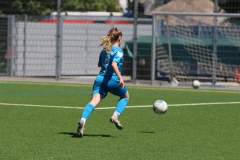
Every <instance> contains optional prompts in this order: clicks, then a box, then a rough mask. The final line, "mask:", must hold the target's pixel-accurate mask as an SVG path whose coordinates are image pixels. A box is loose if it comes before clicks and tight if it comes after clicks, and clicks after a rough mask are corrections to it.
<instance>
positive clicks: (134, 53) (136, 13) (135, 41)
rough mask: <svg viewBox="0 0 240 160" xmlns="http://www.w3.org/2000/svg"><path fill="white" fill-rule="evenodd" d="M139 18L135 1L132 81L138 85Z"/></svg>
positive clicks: (136, 1)
mask: <svg viewBox="0 0 240 160" xmlns="http://www.w3.org/2000/svg"><path fill="white" fill-rule="evenodd" d="M137 18H138V0H135V1H134V26H133V60H132V61H133V67H132V68H133V70H132V80H133V83H136V74H137Z"/></svg>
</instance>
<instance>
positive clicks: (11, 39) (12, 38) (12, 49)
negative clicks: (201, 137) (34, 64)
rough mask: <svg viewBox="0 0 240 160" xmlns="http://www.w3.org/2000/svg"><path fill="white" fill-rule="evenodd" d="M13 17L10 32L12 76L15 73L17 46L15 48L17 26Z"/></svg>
mask: <svg viewBox="0 0 240 160" xmlns="http://www.w3.org/2000/svg"><path fill="white" fill-rule="evenodd" d="M10 17H11V23H10V28H11V31H10V32H11V33H10V44H11V45H10V46H11V49H10V52H11V64H10V76H11V77H13V75H14V60H15V53H14V51H15V48H14V26H15V23H14V22H15V16H10Z"/></svg>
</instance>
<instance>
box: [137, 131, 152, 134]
mask: <svg viewBox="0 0 240 160" xmlns="http://www.w3.org/2000/svg"><path fill="white" fill-rule="evenodd" d="M139 132H140V133H145V134H152V133H154V132H151V131H139Z"/></svg>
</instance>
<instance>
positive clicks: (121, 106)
mask: <svg viewBox="0 0 240 160" xmlns="http://www.w3.org/2000/svg"><path fill="white" fill-rule="evenodd" d="M107 89H108V91H109V92H110V93H112V94H114V95H117V96H119V97H120V99H119V100H118V102H117V104H116V108H115V111H114V113H113V115H112V117H111V118H110V122H112V123H114V124H115V126H116V127H117V128H118V129H123V126H122V125H121V123H120V121H119V120H118V118H119V116H120V115H121V114H122V113H123V111H124V110H125V108H126V105H127V104H128V101H129V92H128V90H127V88H126V86H124V87H121V86H119V79H118V77H116V76H113V77H112V78H111V80H110V81H109V82H108V83H107Z"/></svg>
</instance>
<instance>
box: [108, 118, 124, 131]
mask: <svg viewBox="0 0 240 160" xmlns="http://www.w3.org/2000/svg"><path fill="white" fill-rule="evenodd" d="M110 122H112V123H114V124H115V126H116V127H117V129H123V126H122V125H121V123H120V121H119V120H118V118H117V117H115V116H112V117H111V118H110Z"/></svg>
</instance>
